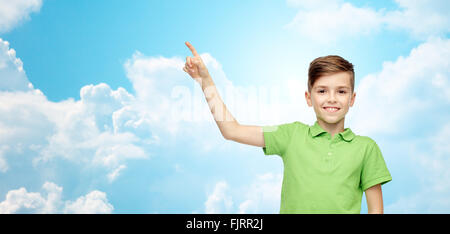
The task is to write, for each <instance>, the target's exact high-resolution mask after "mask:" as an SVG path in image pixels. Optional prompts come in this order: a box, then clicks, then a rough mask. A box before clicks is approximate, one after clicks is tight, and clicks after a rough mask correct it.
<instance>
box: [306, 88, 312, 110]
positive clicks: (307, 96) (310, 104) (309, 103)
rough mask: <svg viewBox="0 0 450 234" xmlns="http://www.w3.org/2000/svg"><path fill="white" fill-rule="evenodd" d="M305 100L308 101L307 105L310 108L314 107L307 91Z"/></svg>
mask: <svg viewBox="0 0 450 234" xmlns="http://www.w3.org/2000/svg"><path fill="white" fill-rule="evenodd" d="M305 99H306V104H308V106H309V107H311V106H312V102H311V94H310V93H309V92H308V91H305Z"/></svg>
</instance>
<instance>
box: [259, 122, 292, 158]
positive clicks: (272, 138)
mask: <svg viewBox="0 0 450 234" xmlns="http://www.w3.org/2000/svg"><path fill="white" fill-rule="evenodd" d="M262 128H263V134H264V142H265V147H263V148H262V149H263V151H264V154H265V155H274V154H276V155H280V156H282V155H283V154H284V152H285V151H286V148H287V147H288V144H289V140H290V139H291V135H292V132H293V131H294V128H295V123H286V124H280V125H273V126H263V127H262Z"/></svg>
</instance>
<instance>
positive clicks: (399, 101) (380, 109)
mask: <svg viewBox="0 0 450 234" xmlns="http://www.w3.org/2000/svg"><path fill="white" fill-rule="evenodd" d="M448 57H450V40H449V39H440V38H434V39H429V40H428V41H427V42H425V43H423V44H421V45H419V46H418V47H417V48H414V49H413V50H412V51H411V53H410V54H409V55H408V56H407V57H402V56H400V57H399V58H398V59H397V60H396V61H395V62H385V63H384V64H383V69H382V70H381V71H380V72H379V73H376V74H370V75H368V76H366V77H364V78H362V79H361V81H360V83H359V85H358V86H357V87H356V89H355V92H356V100H355V105H354V107H353V108H352V109H351V110H350V111H349V114H348V120H349V122H350V125H351V126H353V128H354V130H356V132H358V133H360V134H363V135H371V134H376V133H396V132H399V131H401V129H404V128H406V127H407V126H408V124H413V122H415V121H417V119H415V118H416V116H417V115H418V114H421V113H423V111H425V110H427V111H435V110H436V109H440V108H443V107H445V106H448V105H449V103H450V98H449V97H450V96H449V95H448V90H449V89H450V86H449V83H450V82H448V81H449V79H450V72H449V71H450V61H449V60H448V59H442V58H448ZM445 115H447V116H448V113H447V112H445V111H444V112H441V116H442V117H444V116H445ZM449 117H450V116H449Z"/></svg>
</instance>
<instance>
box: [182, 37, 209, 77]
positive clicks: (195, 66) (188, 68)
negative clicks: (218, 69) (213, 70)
mask: <svg viewBox="0 0 450 234" xmlns="http://www.w3.org/2000/svg"><path fill="white" fill-rule="evenodd" d="M185 44H186V46H187V47H188V48H189V49H190V50H191V52H192V55H194V57H189V56H187V57H186V64H185V65H184V67H183V71H185V72H186V73H187V74H189V75H190V76H191V77H192V78H194V79H196V78H200V79H205V78H208V77H209V72H208V69H207V68H206V66H205V64H204V63H203V60H202V58H201V57H200V55H198V53H197V51H196V50H195V48H194V46H192V45H191V43H189V42H186V43H185Z"/></svg>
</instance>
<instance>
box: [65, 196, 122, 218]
mask: <svg viewBox="0 0 450 234" xmlns="http://www.w3.org/2000/svg"><path fill="white" fill-rule="evenodd" d="M113 209H114V207H113V206H112V205H111V204H110V203H109V202H108V199H107V198H106V194H105V193H104V192H100V191H97V190H96V191H92V192H90V193H88V194H86V196H81V197H79V198H78V199H77V200H76V201H74V202H72V201H68V202H66V206H65V208H64V213H70V214H93V213H97V214H109V213H111V212H112V211H113Z"/></svg>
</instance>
